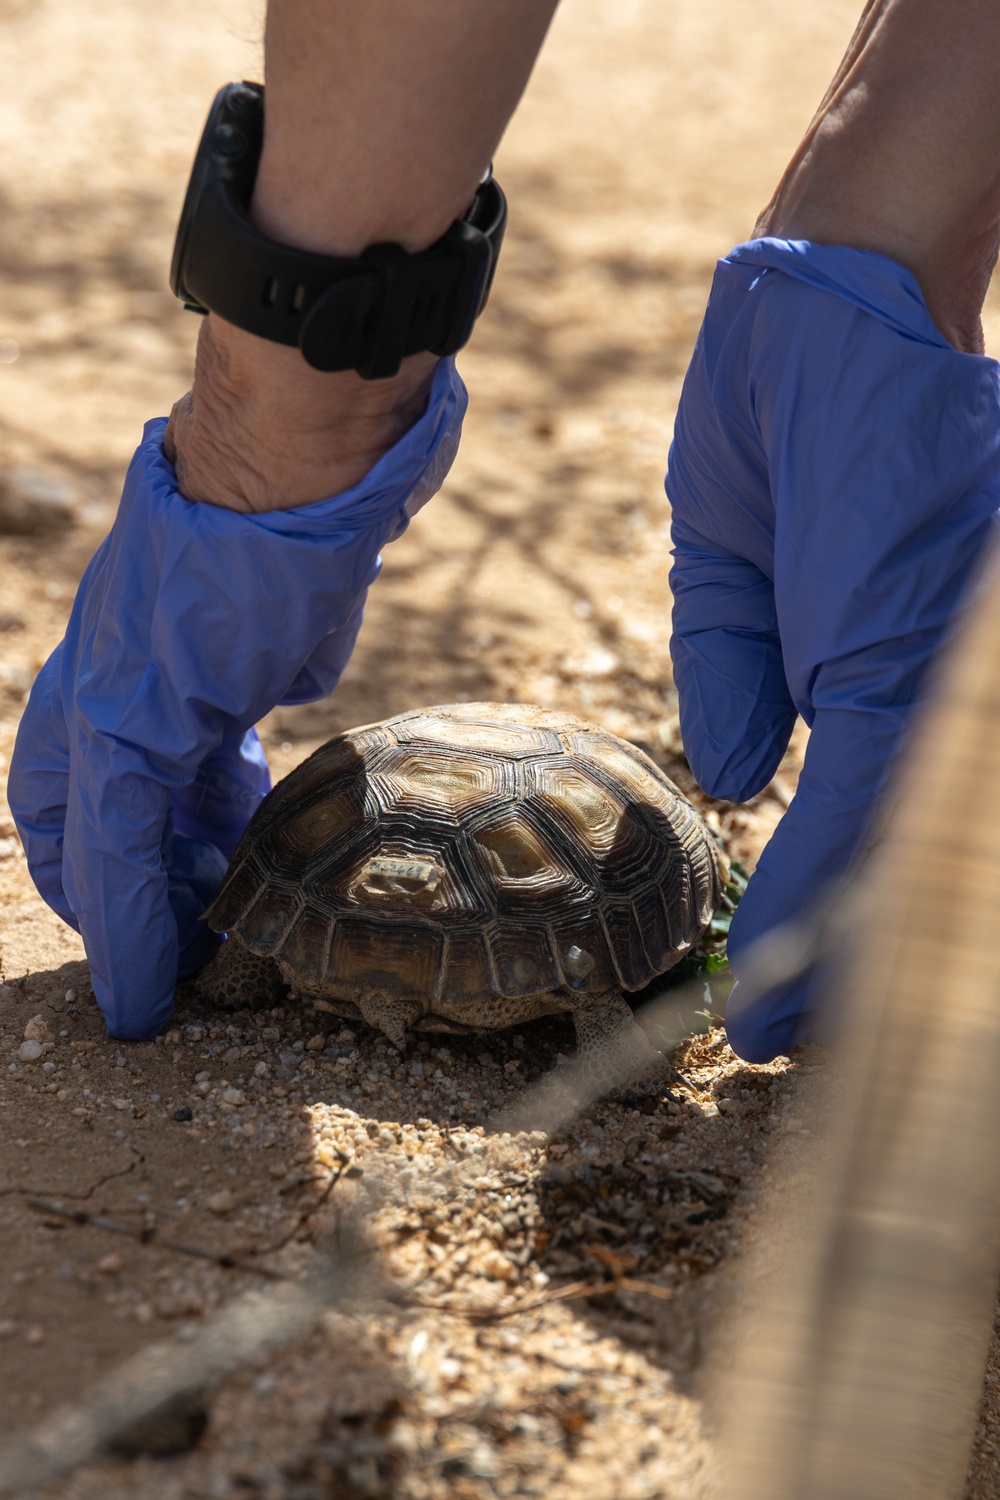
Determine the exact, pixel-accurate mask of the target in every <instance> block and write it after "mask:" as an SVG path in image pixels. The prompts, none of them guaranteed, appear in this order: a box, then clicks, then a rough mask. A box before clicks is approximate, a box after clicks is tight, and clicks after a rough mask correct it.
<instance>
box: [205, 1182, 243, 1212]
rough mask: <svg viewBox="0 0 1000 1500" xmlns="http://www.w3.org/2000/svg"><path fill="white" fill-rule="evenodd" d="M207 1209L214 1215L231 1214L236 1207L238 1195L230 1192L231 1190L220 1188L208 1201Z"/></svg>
mask: <svg viewBox="0 0 1000 1500" xmlns="http://www.w3.org/2000/svg"><path fill="white" fill-rule="evenodd" d="M205 1207H206V1208H207V1209H208V1211H209V1213H212V1214H231V1213H232V1211H233V1209H234V1208H235V1207H236V1194H235V1193H232V1192H230V1190H229V1188H220V1190H219V1191H218V1192H217V1193H213V1194H212V1196H211V1198H209V1199H208V1201H207V1203H206V1205H205Z"/></svg>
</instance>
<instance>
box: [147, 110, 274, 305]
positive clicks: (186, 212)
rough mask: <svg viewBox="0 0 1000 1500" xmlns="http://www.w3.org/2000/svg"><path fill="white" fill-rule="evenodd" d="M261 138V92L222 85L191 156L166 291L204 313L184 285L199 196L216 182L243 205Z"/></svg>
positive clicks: (262, 117)
mask: <svg viewBox="0 0 1000 1500" xmlns="http://www.w3.org/2000/svg"><path fill="white" fill-rule="evenodd" d="M263 135H264V90H263V88H262V87H261V85H260V84H255V83H227V84H226V86H225V87H224V88H221V89H220V90H219V92H218V93H217V94H216V96H215V99H214V100H213V101H212V108H211V109H210V110H209V112H208V119H207V120H206V121H205V128H204V130H203V131H202V133H201V140H200V141H199V143H198V150H197V151H196V153H195V158H194V164H193V165H192V168H191V176H190V178H189V180H188V186H187V192H186V193H185V195H184V206H183V207H182V209H181V216H180V220H179V222H178V225H177V235H176V238H175V240H174V253H173V257H172V259H171V262H170V290H171V291H172V292H173V294H174V296H175V297H179V298H180V300H181V301H182V302H185V303H187V304H188V305H189V306H191V307H194V308H195V309H196V310H201V311H206V309H204V308H203V307H202V304H201V303H200V302H199V301H198V299H197V298H196V297H194V296H192V294H191V293H190V291H189V289H188V288H187V286H186V285H185V275H184V273H185V269H186V264H187V253H188V249H189V247H190V239H191V228H192V225H193V224H194V222H195V220H196V218H197V216H198V207H199V204H200V202H201V198H202V195H203V194H204V193H205V192H206V190H207V189H209V188H210V187H212V186H213V185H215V184H216V183H218V184H219V185H220V186H222V185H226V186H228V187H236V189H237V191H238V192H239V193H240V196H241V197H243V196H244V194H245V199H244V201H245V202H246V203H249V201H250V194H251V193H252V192H253V184H254V182H255V180H256V177H257V165H258V163H259V161H260V148H261V144H262V141H263Z"/></svg>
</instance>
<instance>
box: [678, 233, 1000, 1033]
mask: <svg viewBox="0 0 1000 1500" xmlns="http://www.w3.org/2000/svg"><path fill="white" fill-rule="evenodd" d="M667 493H668V495H669V497H670V501H671V504H672V506H673V515H674V520H673V536H674V544H675V546H674V556H675V559H676V562H675V566H674V569H673V572H672V574H671V582H672V586H673V591H674V635H673V644H672V655H673V660H674V672H675V678H676V683H677V690H678V694H679V697H680V714H681V732H682V735H683V739H684V746H685V750H686V752H687V755H688V759H689V761H690V764H691V768H692V770H693V771H694V774H695V776H696V777H697V778H698V780H699V782H700V783H701V785H702V786H703V787H704V789H705V791H707V792H709V793H710V794H711V795H712V796H716V797H723V798H729V799H731V800H732V801H736V802H740V801H744V800H746V799H747V798H748V797H752V796H753V795H754V794H755V793H756V792H759V791H760V790H761V789H762V788H763V787H764V786H766V785H767V782H768V781H769V780H770V778H771V776H772V775H773V774H774V771H775V770H776V768H777V766H778V762H779V761H780V759H781V756H782V754H783V753H784V750H785V748H786V746H787V744H788V737H789V735H790V733H791V730H792V726H793V725H794V723H795V720H796V716H797V715H798V714H801V715H802V717H803V719H804V720H805V721H806V723H807V724H809V725H810V726H811V729H812V734H811V737H810V741H809V746H808V750H807V752H806V758H805V765H804V768H803V772H802V777H801V779H800V782H799V788H798V792H797V793H796V796H795V798H794V800H793V801H792V804H791V806H790V808H789V810H788V812H787V814H786V815H785V817H784V818H783V820H782V822H781V823H780V825H779V826H778V828H777V830H776V832H775V834H774V836H773V838H772V839H771V841H770V843H769V844H768V846H767V848H766V849H765V851H764V853H763V855H762V857H761V860H760V863H759V865H758V867H757V871H756V873H755V874H754V876H753V879H752V880H751V881H750V884H749V887H748V889H747V892H746V895H745V896H744V898H743V900H742V902H741V903H740V906H739V908H738V911H737V913H736V916H735V917H734V919H733V924H732V931H731V934H730V941H729V952H730V957H731V960H732V963H733V969H734V972H735V973H736V974H737V976H738V975H739V969H740V954H741V953H742V952H744V950H745V949H746V948H747V947H748V945H749V944H751V943H752V942H754V941H755V940H756V939H757V938H758V937H761V936H762V935H763V934H764V933H765V932H767V931H768V930H769V929H770V928H772V927H773V926H775V925H776V924H778V923H780V922H783V921H786V920H788V919H790V918H792V917H794V916H795V915H796V913H798V912H801V911H804V910H806V909H808V908H809V907H811V906H812V905H813V904H814V903H816V902H817V900H819V899H821V897H822V894H823V891H824V887H828V886H830V885H831V884H832V883H834V882H836V881H837V880H838V877H841V876H843V874H844V872H845V871H846V870H847V868H848V867H849V866H850V865H851V864H852V863H853V862H854V861H855V860H856V859H857V858H859V857H860V856H862V855H863V853H864V850H865V847H866V843H867V842H869V841H870V838H871V837H872V836H873V833H872V830H873V818H874V815H875V813H876V810H877V808H878V804H879V799H880V795H881V793H882V791H883V789H884V786H885V782H886V778H887V774H888V772H889V769H890V765H891V762H892V760H893V757H894V755H895V753H896V751H897V749H898V748H899V745H900V741H901V737H902V735H903V732H904V730H905V728H906V725H907V723H908V720H909V718H910V715H911V712H912V709H913V706H914V703H915V702H916V700H917V697H918V694H919V692H920V689H921V684H922V681H923V678H924V674H925V671H926V669H927V665H928V663H929V661H930V660H931V658H932V656H933V655H934V653H935V652H936V650H937V649H938V647H939V646H940V644H941V642H942V639H943V638H944V636H945V633H946V632H947V631H948V629H949V626H950V625H951V624H952V623H953V622H954V621H955V619H956V611H957V610H958V608H959V605H960V601H961V599H962V595H963V590H965V589H966V586H967V585H968V583H969V580H970V576H971V575H972V573H973V571H974V569H975V565H976V562H977V559H978V558H979V557H980V556H981V554H982V552H983V547H984V543H985V542H986V541H987V539H988V538H989V536H990V535H991V534H992V531H993V526H994V520H993V518H994V512H995V511H996V509H997V507H998V506H1000V380H998V367H997V365H996V364H995V363H994V361H993V360H991V359H986V358H984V357H979V356H976V355H970V354H960V353H959V352H958V351H957V350H955V349H954V348H953V347H952V346H951V344H949V343H948V341H947V339H945V338H944V336H943V335H942V334H941V333H940V332H939V331H938V329H937V328H936V326H935V324H934V323H933V321H932V320H931V317H930V314H929V313H928V311H927V307H926V305H925V303H924V300H923V296H922V294H921V292H920V288H919V286H918V284H917V282H916V280H915V278H914V277H913V275H912V274H911V273H910V272H909V271H907V270H905V269H904V268H903V267H902V266H899V265H896V264H895V263H894V262H893V261H890V260H887V259H885V258H884V257H883V256H880V255H874V254H869V253H867V252H865V251H860V250H850V249H845V248H841V247H836V246H824V245H813V244H808V243H804V242H788V241H783V240H774V239H762V240H755V241H751V242H750V243H749V244H746V245H740V246H738V247H737V248H736V249H735V250H734V251H733V252H732V253H731V254H730V255H729V256H727V257H726V259H725V260H722V261H720V262H719V266H718V269H717V271H716V275H715V281H714V284H713V287H712V293H711V297H710V299H709V304H708V310H707V312H706V315H705V321H704V325H703V327H702V331H701V334H700V337H699V339H698V343H697V346H696V348H695V352H694V356H693V359H692V362H691V366H690V369H689V370H688V374H687V378H686V380H685V384H684V390H683V394H682V397H681V403H680V410H679V412H678V415H677V425H676V428H675V436H674V443H673V447H672V449H671V455H670V469H669V473H668V476H667ZM813 988H814V986H813V984H812V983H811V981H810V980H806V981H803V982H802V983H799V984H795V985H789V986H786V987H785V988H784V989H782V990H780V991H776V992H774V993H772V994H771V995H769V996H766V997H765V998H764V999H763V1000H761V1001H757V1002H754V1003H753V1004H752V1005H749V1006H748V1007H747V1008H746V1009H742V1008H741V1005H740V994H739V986H738V985H737V987H736V989H735V990H734V992H733V998H732V1001H731V1005H730V1009H729V1011H728V1013H727V1028H728V1031H729V1039H730V1042H731V1043H732V1046H733V1048H734V1049H735V1051H736V1052H738V1053H739V1054H740V1056H741V1057H744V1058H746V1059H748V1060H749V1061H752V1062H765V1061H767V1060H769V1059H770V1058H772V1057H775V1056H777V1055H778V1054H779V1053H781V1052H786V1051H787V1050H788V1049H789V1047H791V1046H793V1045H794V1044H795V1043H796V1042H797V1041H800V1040H802V1039H803V1037H804V1036H805V1035H806V1033H807V1030H808V1025H809V1015H810V1011H811V1009H812V1006H813V1004H814V999H813V995H812V989H813Z"/></svg>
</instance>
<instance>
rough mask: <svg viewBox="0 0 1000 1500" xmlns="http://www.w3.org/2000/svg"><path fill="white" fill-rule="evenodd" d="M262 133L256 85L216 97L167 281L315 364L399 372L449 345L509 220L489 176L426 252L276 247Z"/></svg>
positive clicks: (483, 295) (471, 308)
mask: <svg viewBox="0 0 1000 1500" xmlns="http://www.w3.org/2000/svg"><path fill="white" fill-rule="evenodd" d="M263 135H264V90H263V87H262V86H261V85H260V84H248V83H242V84H229V85H227V86H226V87H225V88H223V89H221V90H220V91H219V93H218V94H217V95H216V99H215V102H214V104H213V106H212V110H211V112H210V114H209V118H208V122H207V124H206V127H205V131H204V134H203V136H202V141H201V145H200V147H199V151H198V155H197V156H196V158H195V165H194V169H193V171H192V177H191V183H190V186H189V188H188V197H187V200H186V201H185V205H184V211H183V212H182V215H181V224H180V227H179V229H178V235H177V242H176V244H175V248H174V260H173V265H172V267H171V286H172V288H173V290H174V292H175V294H176V295H177V296H178V297H180V298H182V300H183V301H184V302H185V303H186V304H187V305H188V306H189V307H192V308H194V309H195V310H196V311H202V312H207V311H209V310H210V311H212V312H214V313H217V314H218V315H219V316H220V317H222V318H225V319H226V321H227V322H230V323H234V324H236V326H237V327H240V328H244V329H246V330H247V332H249V333H254V334H257V335H258V336H259V337H260V338H265V339H270V340H272V341H273V342H275V343H279V344H288V345H293V346H297V347H298V348H299V349H301V351H302V354H303V356H304V358H305V359H306V360H307V361H308V363H309V364H311V365H313V366H314V367H315V368H316V369H318V370H331V371H332V370H352V369H353V370H357V371H358V372H359V373H360V374H361V375H363V376H365V377H366V378H368V379H379V378H382V377H385V376H389V375H394V374H395V373H396V371H397V370H398V369H399V364H400V361H401V360H402V359H403V358H405V357H406V356H407V355H410V354H417V353H420V352H422V351H425V350H427V351H430V352H431V353H434V354H439V355H444V354H454V353H455V352H456V351H457V350H458V349H460V348H462V346H463V345H464V344H465V343H466V342H467V341H468V339H469V336H470V334H471V332H472V328H473V325H474V323H475V320H476V318H477V317H478V316H479V314H480V313H481V312H482V310H483V308H484V307H485V305H486V301H487V298H488V296H489V292H490V287H491V285H492V281H493V274H494V271H495V268H496V261H497V256H498V254H499V251H500V246H501V243H502V241H503V234H504V229H505V227H506V219H507V205H506V200H505V198H504V195H503V193H502V191H501V190H500V187H499V185H498V184H497V183H496V182H495V180H494V179H493V177H492V174H488V176H487V178H486V179H485V180H484V181H483V182H482V183H481V184H480V186H479V189H478V190H477V192H476V195H475V197H474V198H473V201H472V203H471V205H470V207H469V209H468V211H467V212H466V214H465V216H464V217H463V218H462V219H458V220H456V221H455V222H454V223H453V224H452V225H451V227H450V228H449V229H448V230H446V232H445V233H444V234H443V235H442V236H441V238H440V239H438V240H436V241H435V242H434V244H432V245H430V246H429V247H428V248H427V249H426V250H421V251H419V252H416V253H410V252H408V251H406V250H404V249H403V248H402V247H401V246H400V245H395V244H380V245H372V246H370V247H369V248H368V249H367V250H365V251H364V252H363V253H362V254H361V255H359V256H355V257H346V256H333V255H319V254H316V253H315V252H313V251H308V250H299V249H296V248H295V247H294V246H290V245H283V244H281V243H280V242H279V241H277V240H274V239H272V238H271V237H270V236H269V235H266V234H264V233H263V232H262V231H261V230H259V229H258V228H257V227H256V225H254V224H253V222H252V221H251V219H250V215H249V205H250V199H251V196H252V194H253V187H254V183H255V181H256V177H257V168H258V165H259V162H260V153H261V149H262V146H263Z"/></svg>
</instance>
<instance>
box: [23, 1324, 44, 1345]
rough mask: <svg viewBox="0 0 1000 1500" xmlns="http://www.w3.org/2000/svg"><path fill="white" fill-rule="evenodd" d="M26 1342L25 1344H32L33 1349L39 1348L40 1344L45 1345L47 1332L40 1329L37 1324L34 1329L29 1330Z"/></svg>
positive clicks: (25, 1337) (25, 1338)
mask: <svg viewBox="0 0 1000 1500" xmlns="http://www.w3.org/2000/svg"><path fill="white" fill-rule="evenodd" d="M24 1340H25V1343H27V1344H31V1345H32V1347H33V1348H37V1347H38V1345H39V1344H44V1343H45V1330H44V1328H39V1327H38V1326H37V1324H36V1325H35V1326H34V1327H32V1328H29V1329H28V1331H27V1332H26V1333H25V1335H24Z"/></svg>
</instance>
